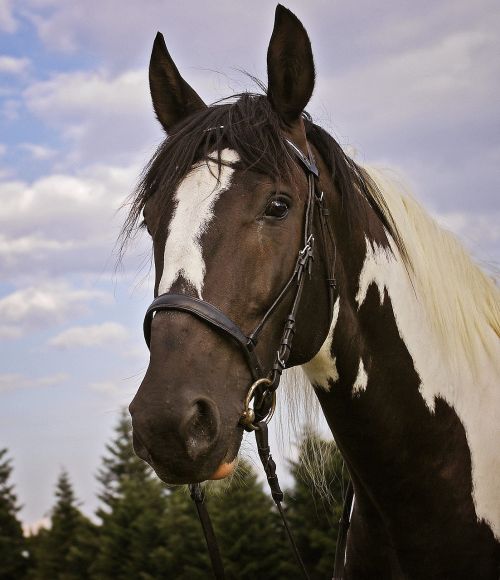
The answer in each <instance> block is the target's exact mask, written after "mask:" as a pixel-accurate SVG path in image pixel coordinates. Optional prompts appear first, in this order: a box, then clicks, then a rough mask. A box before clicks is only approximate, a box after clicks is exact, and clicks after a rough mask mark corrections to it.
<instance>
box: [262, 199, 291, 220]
mask: <svg viewBox="0 0 500 580" xmlns="http://www.w3.org/2000/svg"><path fill="white" fill-rule="evenodd" d="M288 209H289V205H288V202H287V201H286V199H283V198H275V199H272V200H271V201H270V202H269V203H268V204H267V207H266V211H265V212H264V215H265V216H266V217H272V218H274V219H278V220H282V219H283V218H285V217H286V216H287V214H288Z"/></svg>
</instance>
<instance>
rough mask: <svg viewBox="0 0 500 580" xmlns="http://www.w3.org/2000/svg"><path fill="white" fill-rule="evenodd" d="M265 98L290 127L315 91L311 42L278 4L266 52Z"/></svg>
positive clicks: (286, 10) (297, 23)
mask: <svg viewBox="0 0 500 580" xmlns="http://www.w3.org/2000/svg"><path fill="white" fill-rule="evenodd" d="M267 76H268V89H267V98H268V99H269V100H270V101H271V104H272V105H273V108H274V109H275V111H276V112H277V113H278V115H279V116H280V117H281V118H282V119H283V120H284V121H285V123H286V124H287V125H289V126H292V125H294V124H295V123H296V122H298V121H299V120H300V116H301V114H302V111H303V110H304V109H305V107H306V105H307V103H308V102H309V99H310V98H311V95H312V92H313V89H314V77H315V73H314V60H313V54H312V50H311V42H310V41H309V37H308V36H307V32H306V30H305V28H304V27H303V26H302V23H301V22H300V20H299V19H298V18H297V17H296V16H295V14H293V13H292V12H290V10H288V9H287V8H285V7H284V6H282V5H281V4H278V6H277V7H276V15H275V19H274V30H273V34H272V36H271V41H270V42H269V48H268V49H267Z"/></svg>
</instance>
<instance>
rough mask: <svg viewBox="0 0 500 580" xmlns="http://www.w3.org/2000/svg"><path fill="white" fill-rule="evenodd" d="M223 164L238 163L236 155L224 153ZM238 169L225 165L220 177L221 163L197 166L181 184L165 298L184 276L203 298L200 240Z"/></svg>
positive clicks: (164, 277)
mask: <svg viewBox="0 0 500 580" xmlns="http://www.w3.org/2000/svg"><path fill="white" fill-rule="evenodd" d="M221 159H222V162H223V163H236V162H237V161H238V160H239V156H238V154H237V153H236V151H233V150H231V149H224V150H223V151H221ZM233 173H234V169H233V168H232V167H229V166H227V165H222V166H221V170H220V175H219V167H218V163H217V159H216V158H214V159H213V160H209V161H203V162H200V163H199V164H197V165H195V166H194V167H193V168H192V169H191V171H190V172H189V173H188V174H187V176H186V177H185V178H184V180H183V181H182V182H181V183H180V185H179V187H178V188H177V191H176V192H175V195H174V201H175V210H174V213H173V216H172V220H171V221H170V225H169V228H168V235H167V241H166V243H165V251H164V258H163V272H162V275H161V279H160V284H159V287H158V293H159V294H164V293H165V292H168V291H169V290H170V288H171V287H172V284H173V283H174V282H175V281H176V280H177V278H179V276H183V277H184V278H185V279H186V280H187V281H188V282H189V283H190V284H192V285H193V287H194V288H195V289H196V292H197V294H198V297H199V298H201V297H202V296H201V293H202V290H203V282H204V278H205V262H204V260H203V254H202V248H201V244H200V238H201V236H202V235H203V233H204V232H206V231H207V229H208V227H209V226H210V223H211V221H212V219H213V217H214V214H213V209H214V205H215V202H216V201H217V200H218V199H219V197H220V196H221V194H222V193H223V192H224V191H226V190H227V189H228V188H229V186H230V185H231V179H232V177H233Z"/></svg>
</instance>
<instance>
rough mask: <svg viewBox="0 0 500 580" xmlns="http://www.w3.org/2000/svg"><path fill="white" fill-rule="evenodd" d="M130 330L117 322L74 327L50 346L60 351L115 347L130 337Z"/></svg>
mask: <svg viewBox="0 0 500 580" xmlns="http://www.w3.org/2000/svg"><path fill="white" fill-rule="evenodd" d="M128 335H129V332H128V330H127V329H126V328H125V327H124V326H123V325H122V324H118V323H116V322H103V323H102V324H96V325H92V326H74V327H72V328H68V329H67V330H64V331H63V332H61V333H59V334H58V335H57V336H54V337H53V338H51V339H50V340H49V343H48V344H49V346H53V347H56V348H60V349H71V348H78V347H102V346H104V347H111V348H113V347H115V346H116V345H117V344H122V343H123V342H124V341H125V340H126V339H127V337H128Z"/></svg>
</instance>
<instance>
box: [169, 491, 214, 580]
mask: <svg viewBox="0 0 500 580" xmlns="http://www.w3.org/2000/svg"><path fill="white" fill-rule="evenodd" d="M163 534H164V536H163V537H164V538H165V547H166V551H165V556H166V557H165V565H166V570H168V572H169V574H170V576H168V578H175V579H176V580H204V579H206V578H210V577H211V572H210V570H211V564H210V559H209V556H208V552H207V547H206V544H205V538H204V537H203V532H202V529H201V525H200V522H199V520H198V515H197V513H196V507H195V505H194V502H193V500H192V499H191V497H190V495H189V493H188V491H187V489H186V488H185V487H182V488H178V489H176V490H175V491H172V493H171V494H170V495H169V498H168V509H167V514H166V518H165V519H164V522H163Z"/></svg>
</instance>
